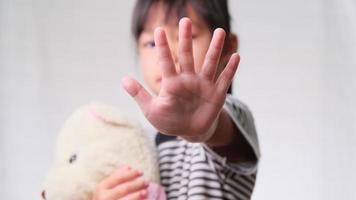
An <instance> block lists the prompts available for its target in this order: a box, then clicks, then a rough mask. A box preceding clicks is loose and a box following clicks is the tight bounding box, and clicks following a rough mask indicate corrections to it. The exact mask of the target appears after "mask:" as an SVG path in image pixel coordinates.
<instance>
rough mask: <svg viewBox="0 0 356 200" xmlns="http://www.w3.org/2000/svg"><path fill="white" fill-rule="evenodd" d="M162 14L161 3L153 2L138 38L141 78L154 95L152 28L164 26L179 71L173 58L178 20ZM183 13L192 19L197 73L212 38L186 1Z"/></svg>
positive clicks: (156, 72)
mask: <svg viewBox="0 0 356 200" xmlns="http://www.w3.org/2000/svg"><path fill="white" fill-rule="evenodd" d="M165 15H166V11H165V7H164V5H163V4H162V3H157V4H155V5H153V6H152V7H151V10H150V12H149V14H148V18H147V21H146V24H145V26H144V30H143V32H142V33H141V35H140V37H139V39H138V52H139V61H140V65H141V71H142V74H143V78H144V80H145V81H146V83H147V84H148V86H149V87H150V89H151V90H152V91H153V92H154V93H155V94H156V95H157V94H158V93H159V90H160V85H161V69H160V66H159V65H158V56H157V53H156V50H155V45H154V39H153V38H154V37H153V33H154V29H155V28H157V27H162V28H164V30H165V32H166V35H167V40H168V43H169V47H170V48H171V54H172V58H173V61H174V62H175V66H176V70H177V71H178V70H180V69H179V66H178V58H177V56H178V55H177V50H178V23H177V20H176V18H175V17H174V16H173V17H171V19H172V20H168V21H166V20H165V19H166V16H165ZM187 15H188V17H189V18H190V19H191V20H192V35H193V44H192V45H193V56H194V65H195V71H196V72H198V71H199V70H200V68H201V66H202V65H203V61H204V58H205V54H206V52H207V50H208V47H209V44H210V40H211V38H212V32H211V31H210V29H209V27H208V25H207V24H206V23H205V22H204V20H203V19H202V18H201V17H200V16H199V15H198V14H197V13H196V12H195V11H194V9H193V8H192V7H191V6H190V5H189V4H188V6H187ZM220 71H221V70H219V69H218V73H219V72H220Z"/></svg>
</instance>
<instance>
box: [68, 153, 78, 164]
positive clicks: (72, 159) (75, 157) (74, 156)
mask: <svg viewBox="0 0 356 200" xmlns="http://www.w3.org/2000/svg"><path fill="white" fill-rule="evenodd" d="M76 160H77V154H73V155H72V156H71V157H70V158H69V163H70V164H72V163H74V162H75V161H76Z"/></svg>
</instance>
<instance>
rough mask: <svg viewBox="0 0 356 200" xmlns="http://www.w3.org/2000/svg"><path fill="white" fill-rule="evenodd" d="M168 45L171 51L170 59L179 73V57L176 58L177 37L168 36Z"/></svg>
mask: <svg viewBox="0 0 356 200" xmlns="http://www.w3.org/2000/svg"><path fill="white" fill-rule="evenodd" d="M168 45H169V49H170V51H171V55H172V59H173V62H174V63H173V64H174V66H175V68H176V72H177V73H180V67H179V59H178V38H176V37H175V36H170V35H169V37H168Z"/></svg>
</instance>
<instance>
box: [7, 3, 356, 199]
mask: <svg viewBox="0 0 356 200" xmlns="http://www.w3.org/2000/svg"><path fill="white" fill-rule="evenodd" d="M133 4H134V1H119V0H104V1H92V0H89V1H88V0H74V1H73V0H71V1H69V0H61V1H59V0H56V1H54V0H0V194H1V199H6V200H25V199H39V198H40V191H41V182H42V180H43V179H44V176H45V174H46V172H47V170H48V168H49V166H50V164H51V162H52V159H53V152H54V144H55V140H56V136H57V132H58V130H59V129H60V127H61V125H62V124H63V122H64V120H65V119H66V118H67V117H68V115H69V114H70V113H71V112H72V111H73V110H74V109H75V108H77V107H78V106H80V105H82V104H85V103H87V102H89V101H91V100H98V101H101V102H104V103H108V104H112V105H115V106H118V107H120V108H122V109H123V110H124V112H126V113H127V114H128V115H131V116H132V117H134V118H137V119H138V120H140V121H142V122H143V123H146V122H145V121H144V118H143V117H142V115H141V113H140V111H139V110H138V107H137V106H136V105H135V103H134V102H133V101H132V100H131V99H130V97H129V96H128V95H126V93H125V92H124V91H123V89H122V88H121V86H120V80H121V78H122V77H123V76H124V75H127V74H129V75H132V76H134V77H137V78H138V79H141V77H140V74H139V68H138V63H137V61H136V60H137V57H136V52H135V43H134V41H133V39H132V37H131V35H130V18H131V11H132V8H133ZM230 12H231V15H232V18H233V21H232V25H233V30H234V31H236V32H237V33H238V35H239V36H240V54H241V58H242V60H241V63H240V67H239V70H238V73H237V75H236V77H235V82H234V95H235V96H236V97H238V98H240V99H241V100H242V101H244V102H246V103H247V104H248V105H249V107H250V108H251V110H252V111H253V114H254V116H255V120H256V125H257V129H258V133H259V139H260V144H261V152H262V159H261V163H260V168H259V174H258V178H257V184H256V188H255V192H254V194H253V199H254V200H268V199H281V200H282V199H283V200H285V199H288V200H300V199H303V200H335V199H342V200H349V199H350V200H351V199H356V191H355V186H356V173H355V171H354V170H355V169H356V106H355V102H356V1H355V0H270V1H262V0H231V1H230Z"/></svg>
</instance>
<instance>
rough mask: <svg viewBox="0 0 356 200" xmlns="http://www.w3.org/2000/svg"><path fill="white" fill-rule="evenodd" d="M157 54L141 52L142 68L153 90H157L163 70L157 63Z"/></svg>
mask: <svg viewBox="0 0 356 200" xmlns="http://www.w3.org/2000/svg"><path fill="white" fill-rule="evenodd" d="M156 57H157V56H156V55H154V54H153V53H150V54H140V57H139V61H140V69H141V73H142V76H143V78H144V80H145V82H146V84H147V85H148V86H149V87H150V89H151V90H153V91H156V90H157V87H158V86H157V79H159V78H160V77H161V72H160V69H159V66H158V64H157V58H156Z"/></svg>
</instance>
